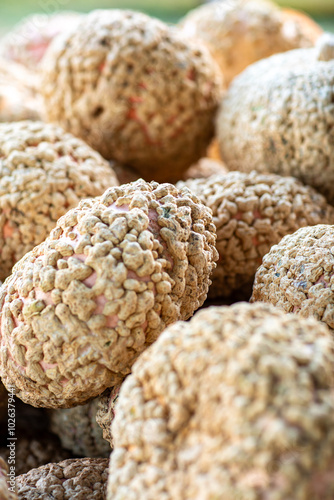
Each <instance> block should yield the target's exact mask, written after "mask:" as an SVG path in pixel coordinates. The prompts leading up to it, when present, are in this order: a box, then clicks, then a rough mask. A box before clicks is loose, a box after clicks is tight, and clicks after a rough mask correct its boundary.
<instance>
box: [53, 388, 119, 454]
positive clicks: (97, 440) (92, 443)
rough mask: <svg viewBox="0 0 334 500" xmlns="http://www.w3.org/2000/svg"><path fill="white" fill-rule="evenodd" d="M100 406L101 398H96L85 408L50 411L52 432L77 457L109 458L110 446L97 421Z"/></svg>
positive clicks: (76, 407)
mask: <svg viewBox="0 0 334 500" xmlns="http://www.w3.org/2000/svg"><path fill="white" fill-rule="evenodd" d="M98 405H99V398H94V399H92V400H91V401H89V402H88V403H87V404H85V405H83V406H75V407H74V408H69V409H59V410H50V423H51V426H50V429H51V431H52V432H54V433H55V434H57V436H58V437H59V439H60V440H61V444H62V445H63V447H64V448H67V449H68V450H71V451H72V452H73V453H74V454H75V456H82V457H92V458H94V457H97V458H108V457H109V455H110V452H111V448H110V444H109V443H108V442H107V441H106V440H105V439H104V436H103V433H102V429H101V427H100V425H98V423H97V421H96V415H97V411H98Z"/></svg>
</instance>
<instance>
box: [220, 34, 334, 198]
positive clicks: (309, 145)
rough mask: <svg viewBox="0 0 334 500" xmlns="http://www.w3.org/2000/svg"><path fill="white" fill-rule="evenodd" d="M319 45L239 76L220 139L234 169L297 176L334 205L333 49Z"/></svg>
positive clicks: (225, 110)
mask: <svg viewBox="0 0 334 500" xmlns="http://www.w3.org/2000/svg"><path fill="white" fill-rule="evenodd" d="M323 41H324V39H322V43H323ZM320 42H321V40H319V47H317V48H314V49H300V50H295V51H290V52H287V53H284V54H277V55H275V56H272V57H270V58H268V59H264V60H263V61H259V62H258V63H255V64H253V65H252V66H250V67H249V68H247V69H246V70H245V71H244V72H243V73H242V74H241V75H239V76H238V77H237V78H236V79H235V80H234V81H233V83H232V84H231V86H230V88H229V90H228V91H227V93H226V95H225V97H224V98H223V101H222V104H221V108H220V112H219V113H218V117H217V135H218V140H219V144H220V149H221V154H222V157H223V158H224V162H225V163H226V166H227V168H228V169H229V170H241V171H244V172H250V171H251V170H257V171H259V172H273V173H276V174H280V175H284V176H287V175H293V176H294V177H297V178H298V179H300V180H301V181H302V182H304V184H309V185H310V186H313V187H314V188H316V189H317V190H318V191H319V192H320V193H322V194H323V195H324V196H325V197H326V198H327V200H328V202H329V203H332V204H333V202H334V188H333V186H334V147H333V144H334V126H333V125H334V103H333V92H334V51H332V53H330V50H328V44H327V49H326V43H325V44H323V45H322V46H321V43H320ZM323 59H326V60H323Z"/></svg>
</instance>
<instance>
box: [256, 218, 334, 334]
mask: <svg viewBox="0 0 334 500" xmlns="http://www.w3.org/2000/svg"><path fill="white" fill-rule="evenodd" d="M333 276H334V226H329V225H318V226H315V227H305V228H302V229H299V230H298V231H296V232H295V233H294V234H291V235H288V236H285V238H283V239H282V241H280V243H279V244H278V245H275V246H273V247H272V248H271V250H270V252H269V253H268V254H267V255H265V257H264V258H263V262H262V265H261V266H260V267H259V269H258V270H257V272H256V275H255V281H254V286H253V294H252V298H251V300H252V301H253V302H255V301H261V302H270V303H272V304H274V305H277V306H279V307H281V308H282V309H284V310H285V311H286V312H295V313H298V314H300V315H301V316H303V317H308V316H313V317H315V318H316V319H317V320H319V321H322V322H323V323H325V324H326V325H327V326H328V327H329V328H330V329H331V330H334V292H333V285H334V278H333Z"/></svg>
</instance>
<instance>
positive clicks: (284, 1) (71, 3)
mask: <svg viewBox="0 0 334 500" xmlns="http://www.w3.org/2000/svg"><path fill="white" fill-rule="evenodd" d="M226 1H228V0H226ZM201 3H204V2H201V1H199V0H0V32H1V33H4V32H6V31H8V30H9V29H10V28H11V27H12V26H13V25H14V24H15V23H17V22H18V21H19V20H20V19H22V17H24V16H26V15H28V14H31V13H35V12H39V13H45V14H52V13H54V12H55V11H57V10H76V11H82V12H88V11H90V10H92V9H96V8H123V9H124V8H130V9H135V10H141V11H143V12H146V13H148V14H150V15H153V16H156V17H159V18H161V19H163V20H164V21H167V22H175V21H177V20H178V19H179V18H180V17H182V16H184V15H185V14H186V12H187V11H188V10H190V9H192V8H194V7H197V6H198V5H200V4H201ZM276 3H278V4H280V5H282V6H288V7H294V8H297V9H301V10H304V11H305V12H307V13H308V14H310V15H311V16H312V17H313V18H314V19H315V20H316V21H317V22H319V23H320V24H321V25H322V26H323V28H324V29H326V30H329V31H333V32H334V0H276Z"/></svg>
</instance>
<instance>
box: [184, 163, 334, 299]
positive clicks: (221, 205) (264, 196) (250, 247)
mask: <svg viewBox="0 0 334 500" xmlns="http://www.w3.org/2000/svg"><path fill="white" fill-rule="evenodd" d="M184 185H186V186H188V187H189V188H190V189H191V191H192V192H193V193H194V194H195V195H196V196H198V197H199V198H200V200H201V201H202V202H203V203H204V204H205V205H206V206H207V207H209V208H211V210H212V213H213V222H214V224H215V226H216V229H217V242H216V248H217V250H218V253H219V261H218V263H217V268H216V269H215V271H214V273H213V275H212V285H211V286H210V289H209V297H218V296H223V297H228V296H230V295H231V294H232V293H233V292H235V291H242V290H249V296H250V295H251V286H252V284H253V281H254V276H255V272H256V270H257V268H258V267H259V265H260V264H261V262H262V257H263V256H264V255H265V254H266V253H268V252H269V250H270V248H271V247H272V246H273V245H275V244H277V243H279V241H280V240H281V239H282V238H283V236H285V235H286V234H290V233H293V232H295V231H296V230H297V229H299V228H300V227H303V226H315V225H316V224H334V209H333V207H332V206H330V205H329V204H328V203H327V202H326V200H325V198H324V197H323V196H322V195H320V194H319V193H317V192H316V191H315V190H314V189H312V188H311V187H309V186H304V185H303V184H302V183H301V182H299V181H298V180H297V179H295V178H293V177H281V176H278V175H274V174H258V173H257V172H251V173H250V174H245V173H242V172H229V173H227V174H226V175H221V176H212V177H209V178H208V179H197V180H189V181H187V182H185V183H184V182H179V183H178V184H177V186H178V187H179V188H180V187H182V186H184Z"/></svg>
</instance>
